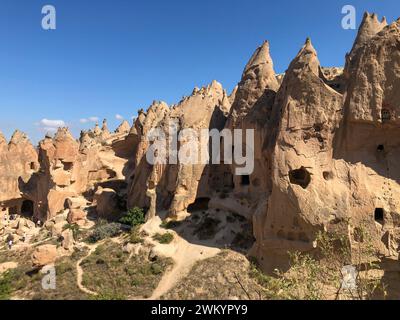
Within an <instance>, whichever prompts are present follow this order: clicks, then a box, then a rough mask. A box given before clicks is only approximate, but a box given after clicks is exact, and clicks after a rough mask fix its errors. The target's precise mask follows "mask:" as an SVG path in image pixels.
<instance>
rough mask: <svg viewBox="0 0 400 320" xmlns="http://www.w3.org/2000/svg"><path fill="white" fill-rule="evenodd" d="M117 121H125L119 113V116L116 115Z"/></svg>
mask: <svg viewBox="0 0 400 320" xmlns="http://www.w3.org/2000/svg"><path fill="white" fill-rule="evenodd" d="M115 119H117V120H124V117H123V116H121V115H120V114H118V113H117V114H116V115H115Z"/></svg>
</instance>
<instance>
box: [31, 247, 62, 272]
mask: <svg viewBox="0 0 400 320" xmlns="http://www.w3.org/2000/svg"><path fill="white" fill-rule="evenodd" d="M56 259H57V247H56V246H55V245H50V244H46V245H42V246H40V247H37V248H36V249H35V251H34V252H33V253H32V256H31V260H32V264H33V266H34V267H44V266H46V265H51V264H54V263H55V261H56Z"/></svg>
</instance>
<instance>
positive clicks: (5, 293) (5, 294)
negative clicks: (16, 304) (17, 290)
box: [0, 271, 12, 300]
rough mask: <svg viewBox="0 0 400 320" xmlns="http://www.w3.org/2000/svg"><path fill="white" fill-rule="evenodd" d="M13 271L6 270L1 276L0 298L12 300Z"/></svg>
mask: <svg viewBox="0 0 400 320" xmlns="http://www.w3.org/2000/svg"><path fill="white" fill-rule="evenodd" d="M11 278H12V275H11V272H9V271H8V272H6V273H5V274H3V275H2V276H1V278H0V300H10V298H11V293H12V287H11V280H12V279H11Z"/></svg>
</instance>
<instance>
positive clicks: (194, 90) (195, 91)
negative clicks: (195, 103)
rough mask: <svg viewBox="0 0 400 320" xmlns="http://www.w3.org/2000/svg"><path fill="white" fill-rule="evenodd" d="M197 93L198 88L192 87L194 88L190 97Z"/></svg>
mask: <svg viewBox="0 0 400 320" xmlns="http://www.w3.org/2000/svg"><path fill="white" fill-rule="evenodd" d="M199 92H200V89H199V87H194V88H193V91H192V96H194V95H196V94H198V93H199Z"/></svg>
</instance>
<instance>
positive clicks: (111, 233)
mask: <svg viewBox="0 0 400 320" xmlns="http://www.w3.org/2000/svg"><path fill="white" fill-rule="evenodd" d="M120 233H121V224H119V223H108V224H104V225H103V224H101V225H99V226H97V227H96V229H95V230H94V231H93V232H92V234H91V235H90V236H89V242H91V243H95V242H98V241H100V240H103V239H106V238H112V237H116V236H118V235H119V234H120Z"/></svg>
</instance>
